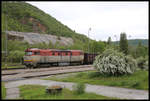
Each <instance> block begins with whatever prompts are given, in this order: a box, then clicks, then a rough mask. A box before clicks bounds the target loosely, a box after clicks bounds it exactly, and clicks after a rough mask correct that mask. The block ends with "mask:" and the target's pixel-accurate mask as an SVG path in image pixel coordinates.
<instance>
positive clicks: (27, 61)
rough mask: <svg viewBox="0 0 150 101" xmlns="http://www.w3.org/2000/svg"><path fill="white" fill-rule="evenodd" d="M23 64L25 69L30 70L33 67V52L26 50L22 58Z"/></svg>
mask: <svg viewBox="0 0 150 101" xmlns="http://www.w3.org/2000/svg"><path fill="white" fill-rule="evenodd" d="M23 64H24V65H25V66H26V67H27V68H31V67H34V66H35V61H34V59H33V51H31V50H29V49H27V50H26V51H25V56H23Z"/></svg>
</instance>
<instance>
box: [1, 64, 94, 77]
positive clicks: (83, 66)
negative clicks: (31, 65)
mask: <svg viewBox="0 0 150 101" xmlns="http://www.w3.org/2000/svg"><path fill="white" fill-rule="evenodd" d="M91 66H92V65H80V66H66V67H64V66H63V67H47V68H42V67H41V68H36V69H25V68H24V69H13V70H12V69H10V70H2V75H13V74H18V73H21V72H23V73H28V72H44V71H55V70H64V69H72V68H85V67H91Z"/></svg>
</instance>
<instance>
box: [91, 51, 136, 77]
mask: <svg viewBox="0 0 150 101" xmlns="http://www.w3.org/2000/svg"><path fill="white" fill-rule="evenodd" d="M93 66H94V67H95V68H96V69H97V70H98V71H99V72H100V73H101V74H104V75H110V76H112V75H113V76H118V75H123V74H132V73H133V72H134V71H135V70H136V67H137V63H136V61H135V60H134V59H133V58H132V57H131V56H125V55H124V54H123V53H121V52H118V51H116V50H113V49H107V50H105V51H104V52H103V53H102V54H101V55H98V56H96V59H95V61H94V63H93Z"/></svg>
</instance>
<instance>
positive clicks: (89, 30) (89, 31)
mask: <svg viewBox="0 0 150 101" xmlns="http://www.w3.org/2000/svg"><path fill="white" fill-rule="evenodd" d="M90 30H91V28H89V30H88V38H89V40H88V53H89V48H90V46H89V41H90V37H89V32H90Z"/></svg>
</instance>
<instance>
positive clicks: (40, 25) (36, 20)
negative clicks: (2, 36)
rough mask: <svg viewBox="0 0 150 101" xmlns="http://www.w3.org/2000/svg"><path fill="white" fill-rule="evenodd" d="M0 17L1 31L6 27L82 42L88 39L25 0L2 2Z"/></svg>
mask: <svg viewBox="0 0 150 101" xmlns="http://www.w3.org/2000/svg"><path fill="white" fill-rule="evenodd" d="M6 15H7V18H6ZM1 17H2V31H5V29H6V27H7V30H8V31H18V32H34V33H42V34H51V35H56V36H63V37H71V38H73V39H74V40H76V41H82V42H86V41H87V39H88V38H87V37H86V36H85V35H82V34H79V33H76V32H74V31H72V30H71V29H70V28H69V27H67V26H66V25H64V24H62V23H61V22H59V21H58V20H56V19H55V18H54V17H52V16H51V15H49V14H46V13H45V12H43V11H42V10H40V9H38V8H37V7H35V6H32V5H31V4H28V3H25V2H2V13H1ZM6 25H7V26H6Z"/></svg>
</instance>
